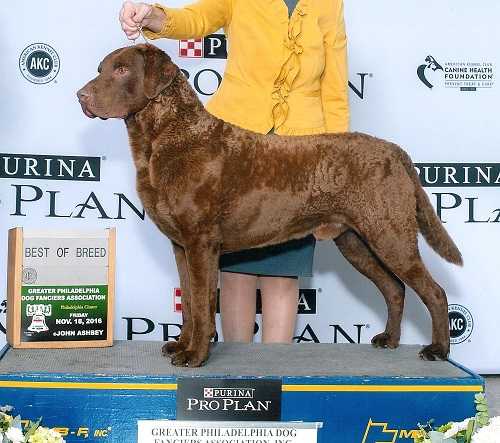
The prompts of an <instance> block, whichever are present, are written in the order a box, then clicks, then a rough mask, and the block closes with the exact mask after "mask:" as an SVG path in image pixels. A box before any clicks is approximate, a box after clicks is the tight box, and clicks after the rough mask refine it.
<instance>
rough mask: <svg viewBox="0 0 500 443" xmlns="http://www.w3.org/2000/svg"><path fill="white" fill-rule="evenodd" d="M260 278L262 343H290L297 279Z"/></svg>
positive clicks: (293, 330) (294, 317) (292, 332)
mask: <svg viewBox="0 0 500 443" xmlns="http://www.w3.org/2000/svg"><path fill="white" fill-rule="evenodd" d="M259 278H260V290H261V295H262V343H290V342H291V341H292V338H293V334H294V332H295V321H296V318H297V305H298V303H299V279H298V278H295V277H267V276H266V277H264V276H261V277H259Z"/></svg>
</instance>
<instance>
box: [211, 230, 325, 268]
mask: <svg viewBox="0 0 500 443" xmlns="http://www.w3.org/2000/svg"><path fill="white" fill-rule="evenodd" d="M315 245H316V239H315V238H314V236H313V235H308V236H307V237H304V238H301V239H298V240H290V241H287V242H285V243H280V244H278V245H271V246H265V247H263V248H254V249H246V250H244V251H236V252H230V253H228V254H223V255H221V257H220V260H219V267H220V270H221V271H224V272H238V273H241V274H252V275H268V276H276V277H277V276H280V277H311V276H312V267H313V258H314V246H315Z"/></svg>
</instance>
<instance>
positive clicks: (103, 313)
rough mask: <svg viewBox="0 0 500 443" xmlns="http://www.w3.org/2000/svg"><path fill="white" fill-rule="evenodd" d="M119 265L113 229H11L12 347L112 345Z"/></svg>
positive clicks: (9, 331) (9, 335)
mask: <svg viewBox="0 0 500 443" xmlns="http://www.w3.org/2000/svg"><path fill="white" fill-rule="evenodd" d="M114 262H115V230H114V229H101V230H97V231H83V232H78V231H66V232H61V231H38V230H23V229H22V228H13V229H11V230H10V231H9V265H8V283H9V285H8V306H9V311H8V316H7V339H8V341H9V343H10V344H11V345H12V346H13V347H19V348H35V347H36V348H66V347H90V346H95V347H100V346H111V345H112V344H113V321H112V319H113V296H114Z"/></svg>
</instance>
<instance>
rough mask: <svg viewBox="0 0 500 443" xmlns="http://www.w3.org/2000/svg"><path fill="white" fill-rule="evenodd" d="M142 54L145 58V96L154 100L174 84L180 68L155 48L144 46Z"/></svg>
mask: <svg viewBox="0 0 500 443" xmlns="http://www.w3.org/2000/svg"><path fill="white" fill-rule="evenodd" d="M141 52H142V54H143V57H144V94H145V95H146V97H147V98H149V99H153V98H155V97H157V96H158V94H160V92H162V91H163V90H164V89H165V88H166V87H167V86H168V85H170V83H172V80H173V79H174V78H175V76H176V75H177V72H178V71H179V68H178V67H177V66H176V65H175V64H174V63H173V62H172V60H171V59H170V57H169V56H168V55H167V54H165V53H164V52H163V51H161V50H160V49H158V48H156V47H155V46H152V45H149V44H148V45H144V47H143V50H142V51H141Z"/></svg>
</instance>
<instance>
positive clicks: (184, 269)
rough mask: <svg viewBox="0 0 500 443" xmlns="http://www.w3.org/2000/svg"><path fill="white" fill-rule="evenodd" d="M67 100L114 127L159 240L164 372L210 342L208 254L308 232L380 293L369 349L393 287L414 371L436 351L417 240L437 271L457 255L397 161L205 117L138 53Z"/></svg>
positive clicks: (163, 67) (152, 51)
mask: <svg viewBox="0 0 500 443" xmlns="http://www.w3.org/2000/svg"><path fill="white" fill-rule="evenodd" d="M98 70H99V73H100V74H99V75H98V76H97V77H96V78H95V79H93V80H92V81H90V82H89V83H88V84H87V85H85V86H84V87H83V88H82V89H81V90H80V91H78V97H79V100H80V103H81V105H82V108H83V111H84V112H85V114H86V115H87V116H89V117H95V116H98V117H101V118H109V117H118V118H123V119H125V123H126V126H127V130H128V134H129V140H130V146H131V149H132V155H133V159H134V163H135V166H136V169H137V192H138V194H139V196H140V198H141V200H142V203H143V205H144V208H145V210H146V212H147V214H148V215H149V217H151V219H152V220H153V222H154V223H155V224H156V225H157V226H158V228H159V229H160V231H161V232H163V233H164V234H165V235H166V236H167V237H168V238H169V239H170V240H171V241H172V245H173V249H174V253H175V258H176V262H177V266H178V270H179V276H180V282H181V287H182V293H183V327H182V332H181V335H180V339H179V340H178V341H177V342H169V343H167V344H166V345H165V346H164V353H165V354H169V355H171V357H172V363H173V364H175V365H188V366H199V365H201V364H203V363H204V362H205V361H206V360H207V358H208V354H209V347H210V340H211V338H212V337H213V336H214V334H215V309H216V296H215V294H216V287H217V271H218V260H219V255H220V254H221V253H225V252H231V251H237V250H242V249H248V248H255V247H261V246H266V245H270V244H276V243H281V242H284V241H287V240H290V239H294V238H301V237H305V236H306V235H309V234H311V233H312V234H314V235H315V236H316V238H318V239H322V240H323V239H325V240H326V239H331V240H334V241H335V243H336V244H337V246H338V247H339V249H340V251H341V252H342V254H343V255H344V256H345V257H346V259H347V260H348V261H349V262H351V263H352V264H353V266H354V267H355V268H356V269H358V270H359V271H360V272H361V273H362V274H364V275H365V276H367V277H368V278H369V279H371V280H372V281H373V283H374V284H375V285H376V286H377V287H378V288H379V289H380V291H381V292H382V294H383V295H384V297H385V300H386V303H387V309H388V319H387V325H386V329H385V331H384V332H383V333H381V334H378V335H376V336H375V337H374V338H373V340H372V343H373V344H374V345H375V346H380V347H391V348H393V347H396V346H398V344H399V339H400V332H401V317H402V313H403V304H404V284H403V282H404V283H406V284H407V285H409V286H410V287H412V288H413V289H414V290H415V292H416V293H417V294H418V295H419V296H420V297H421V299H422V301H423V302H424V303H425V305H426V306H427V308H428V309H429V312H430V314H431V317H432V344H430V345H428V346H426V347H425V348H423V349H422V351H421V352H420V356H421V357H422V358H425V359H429V360H434V359H436V358H441V359H444V358H446V357H447V355H448V353H449V328H448V312H447V300H446V294H445V292H444V290H443V289H442V288H441V287H440V286H439V285H438V284H437V283H436V282H435V281H434V280H433V278H432V277H431V276H430V274H429V272H428V271H427V269H426V267H425V265H424V263H423V262H422V260H421V258H420V254H419V250H418V245H417V233H418V232H419V231H420V232H421V233H422V234H423V235H424V237H425V238H426V239H427V241H428V243H429V244H430V245H431V246H432V247H433V248H434V250H435V251H436V252H437V253H438V254H440V255H441V256H442V257H443V258H445V259H446V260H448V261H450V262H452V263H456V264H461V263H462V258H461V255H460V252H459V250H458V249H457V247H456V246H455V244H454V243H453V241H452V240H451V238H450V237H449V236H448V234H447V232H446V231H445V229H444V228H443V226H442V224H441V222H440V220H439V218H438V217H437V215H436V214H435V212H434V210H433V208H432V206H431V204H430V202H429V200H428V198H427V195H426V193H425V192H424V190H423V189H422V187H421V185H420V182H419V179H418V176H417V174H416V173H415V170H414V168H413V164H412V162H411V159H410V157H409V156H408V155H407V154H406V153H405V152H404V151H403V150H402V149H401V148H399V147H398V146H396V145H395V144H392V143H389V142H387V141H384V140H380V139H378V138H375V137H371V136H369V135H366V134H360V133H343V134H325V135H316V136H302V137H281V136H277V135H260V134H256V133H253V132H250V131H247V130H245V129H242V128H239V127H236V126H234V125H231V124H229V123H226V122H224V121H222V120H220V119H218V118H216V117H214V116H212V115H210V114H209V113H208V112H206V111H205V109H204V107H203V105H202V103H201V102H200V101H199V100H198V98H197V96H196V94H195V93H194V91H193V90H192V88H191V87H190V86H189V84H188V82H187V80H186V78H185V77H184V75H183V74H182V73H181V71H180V70H179V68H178V67H177V66H176V65H175V64H174V63H173V62H172V61H171V59H170V58H169V57H168V55H167V54H165V53H164V52H162V51H161V50H160V49H158V48H156V47H155V46H151V45H137V46H132V47H126V48H122V49H119V50H116V51H114V52H112V53H111V54H109V55H108V56H107V57H106V58H105V59H104V60H103V61H102V62H101V64H100V66H99V69H98Z"/></svg>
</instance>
